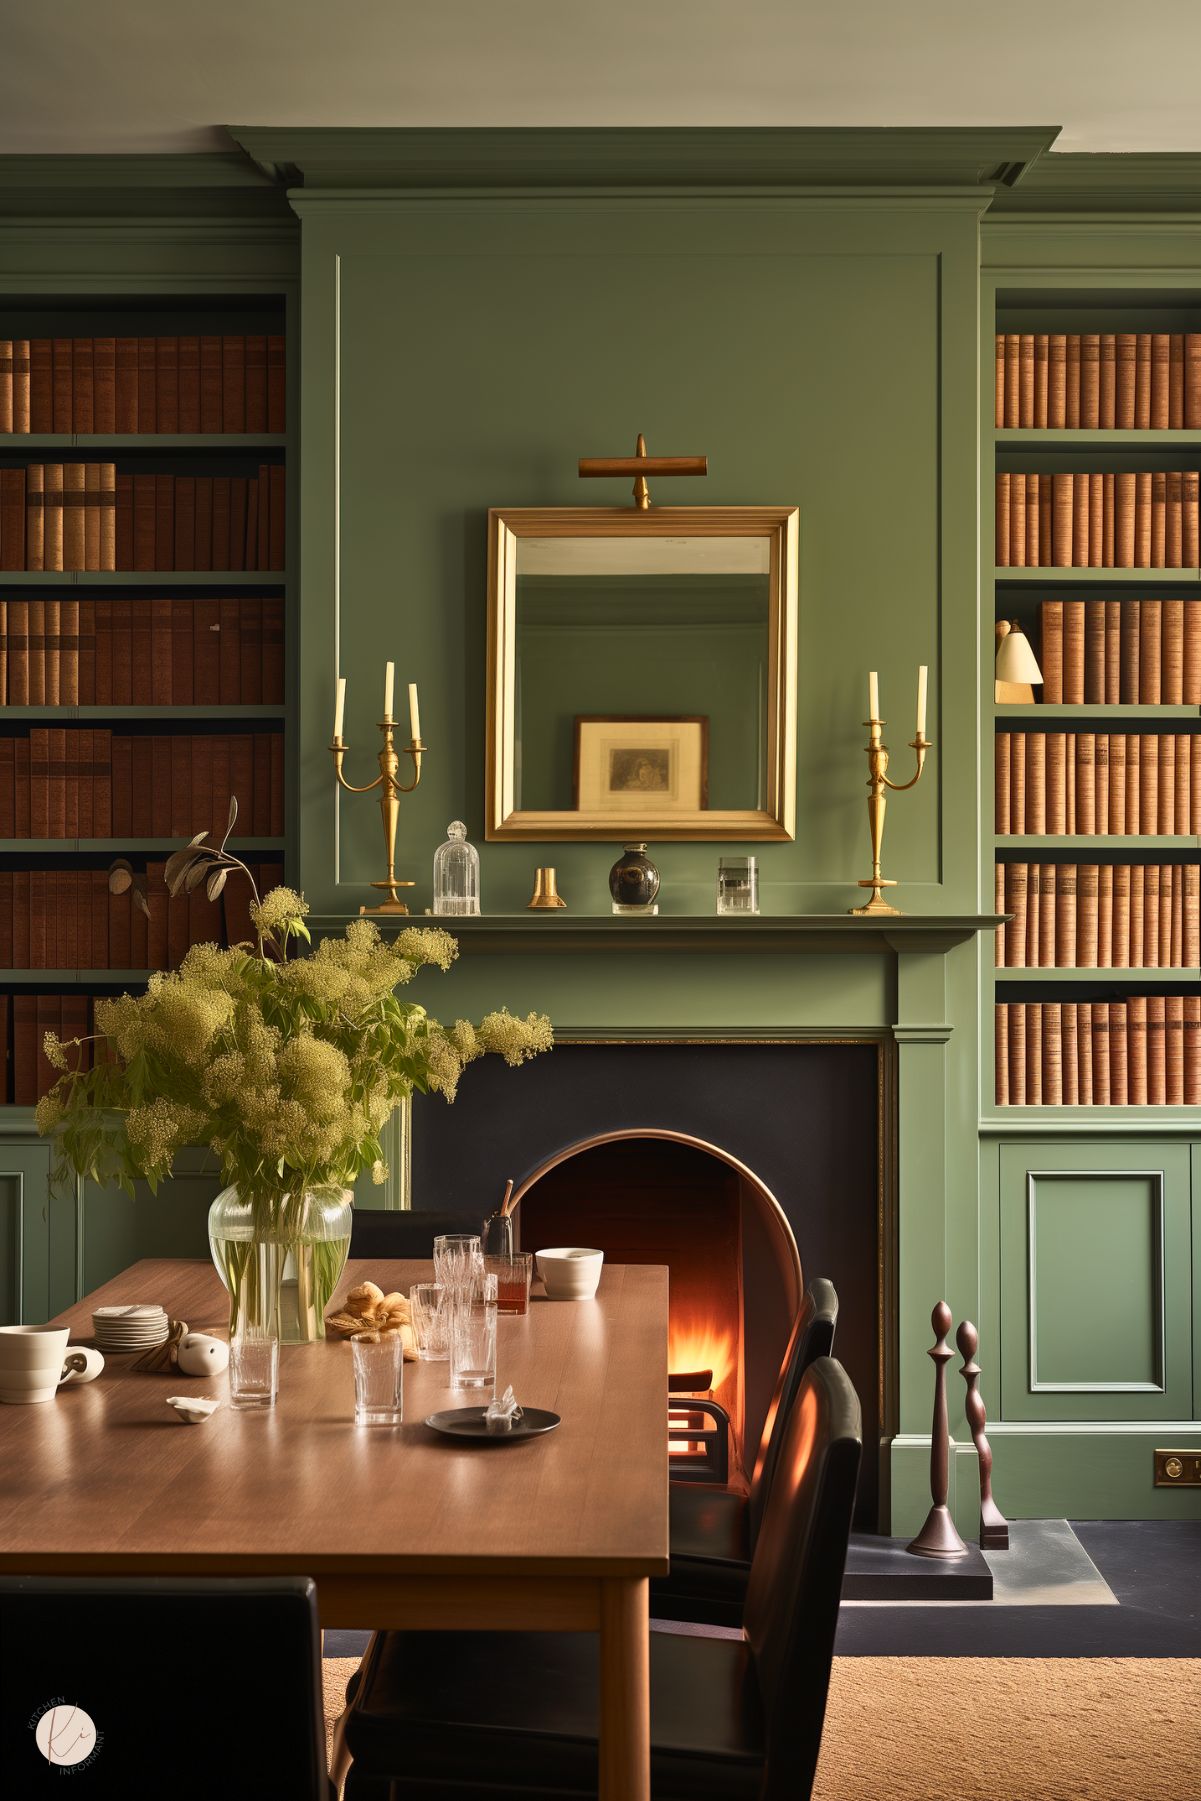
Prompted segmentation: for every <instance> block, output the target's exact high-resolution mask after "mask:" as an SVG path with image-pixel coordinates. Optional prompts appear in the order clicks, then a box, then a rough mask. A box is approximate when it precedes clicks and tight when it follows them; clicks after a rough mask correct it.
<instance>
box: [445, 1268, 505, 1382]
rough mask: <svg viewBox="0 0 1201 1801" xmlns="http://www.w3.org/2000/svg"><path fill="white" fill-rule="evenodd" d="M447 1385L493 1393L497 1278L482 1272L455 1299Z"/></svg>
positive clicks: (451, 1324)
mask: <svg viewBox="0 0 1201 1801" xmlns="http://www.w3.org/2000/svg"><path fill="white" fill-rule="evenodd" d="M450 1385H451V1387H452V1388H454V1389H470V1388H484V1389H488V1390H489V1391H490V1392H491V1393H493V1394H495V1392H496V1277H495V1276H489V1275H484V1276H481V1277H479V1278H478V1280H477V1281H475V1282H474V1283H472V1284H471V1285H470V1286H469V1287H467V1288H464V1289H462V1290H461V1291H460V1292H459V1293H458V1294H457V1295H456V1296H455V1298H454V1304H453V1310H452V1313H451V1322H450Z"/></svg>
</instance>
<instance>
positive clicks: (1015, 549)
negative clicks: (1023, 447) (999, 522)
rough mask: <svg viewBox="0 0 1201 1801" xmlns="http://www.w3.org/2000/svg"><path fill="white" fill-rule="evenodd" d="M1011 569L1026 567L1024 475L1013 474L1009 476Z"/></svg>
mask: <svg viewBox="0 0 1201 1801" xmlns="http://www.w3.org/2000/svg"><path fill="white" fill-rule="evenodd" d="M1006 562H1007V564H1008V566H1009V567H1010V568H1011V569H1024V568H1025V567H1026V477H1025V476H1024V475H1020V474H1017V473H1015V474H1013V475H1011V476H1010V478H1009V554H1008V556H1007V558H1006Z"/></svg>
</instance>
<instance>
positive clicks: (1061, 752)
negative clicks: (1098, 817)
mask: <svg viewBox="0 0 1201 1801" xmlns="http://www.w3.org/2000/svg"><path fill="white" fill-rule="evenodd" d="M1067 774H1068V743H1067V733H1066V732H1048V733H1047V807H1046V824H1045V826H1044V828H1043V829H1044V830H1045V831H1048V832H1052V833H1054V834H1055V836H1056V837H1061V836H1063V834H1064V833H1066V831H1067V829H1068V809H1067Z"/></svg>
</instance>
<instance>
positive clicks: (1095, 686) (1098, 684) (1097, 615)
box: [1084, 600, 1105, 705]
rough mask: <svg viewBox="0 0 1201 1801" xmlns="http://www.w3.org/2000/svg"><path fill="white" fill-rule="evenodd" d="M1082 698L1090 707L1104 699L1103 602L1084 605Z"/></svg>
mask: <svg viewBox="0 0 1201 1801" xmlns="http://www.w3.org/2000/svg"><path fill="white" fill-rule="evenodd" d="M1084 698H1085V700H1086V701H1087V702H1089V703H1090V704H1092V705H1096V704H1098V703H1099V702H1101V701H1103V700H1104V699H1105V602H1104V601H1103V600H1086V601H1085V603H1084Z"/></svg>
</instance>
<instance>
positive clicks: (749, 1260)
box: [412, 1037, 888, 1530]
mask: <svg viewBox="0 0 1201 1801" xmlns="http://www.w3.org/2000/svg"><path fill="white" fill-rule="evenodd" d="M887 1057H888V1050H887V1047H885V1046H882V1045H880V1044H878V1043H876V1042H874V1041H868V1042H863V1041H859V1042H845V1041H842V1042H829V1043H826V1042H795V1041H793V1042H790V1041H788V1040H787V1039H779V1040H773V1041H766V1042H765V1041H762V1040H758V1041H755V1042H749V1041H746V1040H742V1039H718V1038H716V1037H714V1038H712V1039H708V1038H707V1039H704V1040H703V1041H700V1042H698V1041H696V1040H695V1039H692V1040H691V1041H689V1042H680V1041H675V1040H670V1039H662V1040H656V1041H647V1040H634V1041H622V1042H612V1041H608V1042H604V1043H601V1042H587V1041H584V1042H580V1041H574V1042H573V1041H567V1042H565V1041H564V1039H563V1038H562V1037H561V1038H560V1039H559V1042H558V1043H557V1044H556V1047H555V1050H554V1052H553V1053H552V1055H551V1056H549V1057H545V1058H539V1059H538V1060H537V1061H536V1062H534V1063H531V1064H530V1065H528V1066H527V1067H526V1068H525V1069H523V1070H521V1071H520V1073H518V1074H515V1073H514V1072H512V1071H509V1070H506V1069H505V1068H504V1067H503V1066H499V1067H493V1065H492V1063H491V1060H489V1062H487V1063H481V1064H478V1065H476V1066H475V1067H474V1068H472V1069H471V1070H470V1071H469V1072H468V1074H467V1075H466V1077H465V1078H464V1081H463V1084H462V1086H461V1088H460V1091H459V1096H458V1099H457V1100H456V1101H455V1103H454V1105H453V1106H452V1107H447V1106H446V1105H445V1104H444V1103H443V1102H442V1101H441V1100H440V1099H438V1098H437V1097H423V1096H417V1097H416V1098H415V1101H414V1117H413V1153H412V1154H413V1205H414V1207H437V1208H442V1209H449V1210H451V1211H456V1210H457V1211H461V1212H462V1213H463V1215H464V1216H465V1217H470V1216H472V1215H474V1217H475V1218H476V1219H477V1220H478V1219H480V1218H482V1217H483V1216H484V1215H485V1214H488V1213H492V1212H494V1211H495V1209H496V1208H497V1207H498V1206H499V1205H500V1203H501V1197H502V1194H503V1192H504V1187H505V1182H506V1180H507V1179H508V1178H510V1177H511V1178H512V1179H513V1181H514V1184H515V1187H514V1199H515V1200H516V1201H517V1208H516V1216H517V1221H518V1230H519V1232H520V1235H521V1240H522V1243H523V1244H524V1246H525V1247H526V1249H530V1250H536V1249H537V1248H538V1247H539V1246H540V1245H548V1244H563V1243H570V1244H589V1245H592V1244H595V1245H597V1246H598V1247H599V1248H601V1249H603V1250H604V1251H605V1252H606V1254H607V1255H608V1256H610V1257H611V1258H616V1259H625V1260H628V1261H639V1262H656V1263H665V1264H667V1265H668V1267H669V1268H670V1269H671V1271H672V1315H671V1325H672V1344H671V1367H672V1368H673V1369H674V1370H676V1371H680V1372H683V1371H685V1369H686V1368H692V1369H697V1370H708V1369H711V1370H712V1371H713V1376H712V1390H713V1393H714V1395H715V1397H716V1398H717V1399H718V1400H719V1401H721V1402H722V1403H723V1404H724V1405H726V1406H727V1408H728V1411H729V1412H730V1415H731V1419H732V1420H733V1422H734V1425H735V1440H736V1443H735V1450H736V1452H737V1453H738V1455H739V1456H740V1458H741V1460H742V1462H743V1464H744V1466H745V1465H746V1464H747V1463H748V1462H749V1463H751V1464H753V1459H754V1452H755V1448H756V1445H757V1442H758V1436H759V1431H760V1428H761V1426H762V1421H763V1417H764V1414H765V1412H766V1408H767V1405H768V1400H769V1398H770V1393H771V1386H772V1383H773V1381H774V1378H775V1374H776V1370H777V1369H778V1367H779V1362H780V1358H781V1356H782V1354H783V1351H784V1347H785V1344H786V1342H787V1338H788V1330H789V1325H790V1323H791V1318H792V1313H793V1311H794V1310H795V1307H796V1304H797V1301H798V1300H799V1297H800V1294H801V1292H802V1290H803V1285H804V1282H805V1281H806V1280H807V1279H808V1278H809V1277H811V1276H828V1277H829V1278H830V1280H831V1281H832V1282H833V1283H834V1285H835V1287H836V1288H837V1290H838V1294H839V1302H840V1313H839V1322H838V1336H837V1340H836V1345H835V1350H836V1354H837V1355H838V1356H839V1358H840V1359H841V1361H842V1362H843V1363H844V1364H845V1365H846V1367H847V1369H848V1371H849V1373H850V1375H851V1379H852V1381H853V1382H854V1383H855V1387H856V1389H857V1391H858V1393H859V1397H860V1402H861V1405H862V1407H863V1415H864V1465H863V1473H862V1477H861V1481H860V1489H859V1501H858V1503H857V1510H856V1524H857V1526H858V1527H859V1529H861V1530H872V1529H874V1528H875V1527H876V1525H877V1521H878V1517H879V1513H878V1499H879V1496H878V1474H877V1467H878V1455H879V1440H880V1430H881V1420H882V1398H883V1393H884V1370H885V1358H884V1343H883V1336H882V1310H883V1304H884V1297H885V1292H886V1282H885V1275H886V1234H885V1230H884V1222H885V1217H886V1216H885V1210H884V1194H883V1191H882V1172H883V1170H884V1167H885V1163H886V1155H885V1147H884V1145H883V1142H882V1126H881V1120H882V1118H883V1112H882V1106H883V1095H884V1086H885V1080H886V1072H887Z"/></svg>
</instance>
